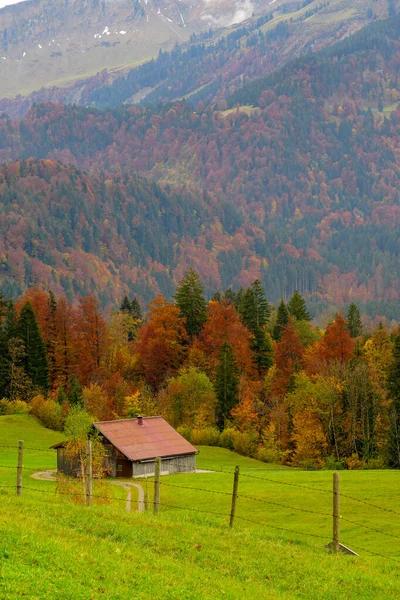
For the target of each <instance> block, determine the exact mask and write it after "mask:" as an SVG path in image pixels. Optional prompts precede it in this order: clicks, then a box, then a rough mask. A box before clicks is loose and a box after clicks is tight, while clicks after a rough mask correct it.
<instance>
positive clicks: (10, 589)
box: [0, 415, 400, 600]
mask: <svg viewBox="0 0 400 600" xmlns="http://www.w3.org/2000/svg"><path fill="white" fill-rule="evenodd" d="M0 434H1V438H0V439H1V442H0V446H11V447H13V448H0V465H1V468H0V486H2V487H0V506H1V510H0V598H1V599H2V600H3V599H4V600H8V599H13V600H14V599H15V600H17V599H18V600H19V599H20V598H31V599H38V600H39V599H40V600H42V599H55V600H56V599H57V600H58V599H71V600H72V599H74V600H75V599H76V600H80V599H82V600H90V599H96V600H97V599H100V598H109V599H115V600H117V599H119V600H124V599H125V598H126V599H128V598H129V599H130V598H139V599H147V598H149V599H153V598H155V599H157V598H159V599H178V598H179V599H180V600H182V599H188V600H189V599H190V600H192V599H195V600H197V599H199V600H200V599H201V600H203V599H216V598H230V599H236V598H246V599H247V598H250V597H253V596H254V597H258V598H265V599H275V598H277V599H293V598H310V599H319V598H321V599H335V600H336V599H342V598H343V599H345V598H346V599H347V598H357V599H371V600H372V599H376V598H382V599H389V598H398V581H399V574H400V503H399V492H398V490H399V483H400V473H398V472H394V471H346V472H345V471H342V472H341V473H340V479H341V492H342V498H341V514H342V523H341V530H342V541H343V543H344V544H346V545H347V546H350V547H353V548H354V550H356V551H357V552H358V553H359V555H360V556H358V557H350V556H345V555H333V554H330V553H329V552H327V551H326V550H324V548H323V546H324V545H325V544H326V543H328V542H329V541H330V540H331V529H332V523H331V517H330V515H331V512H332V507H331V505H332V494H331V487H332V486H331V482H332V473H331V472H329V471H319V472H307V471H298V470H292V469H289V468H286V469H284V468H282V467H280V466H275V467H274V466H273V465H265V464H264V463H259V462H258V461H255V460H252V459H248V458H244V457H240V456H238V455H235V454H234V453H232V452H229V451H227V450H223V449H221V448H200V449H199V450H200V453H199V456H198V467H199V468H201V469H205V470H209V471H212V472H208V473H207V472H205V473H196V474H190V475H174V476H165V477H162V484H161V509H160V514H158V515H156V516H155V515H153V514H152V512H151V511H148V512H146V513H142V514H138V513H136V512H132V513H130V514H128V513H126V511H125V504H124V501H123V494H124V490H122V489H118V488H116V487H115V486H112V485H111V484H110V482H107V483H106V487H107V489H108V488H109V489H110V496H111V497H110V501H109V503H108V504H107V505H95V506H93V507H85V506H82V505H79V504H74V503H73V502H72V500H71V498H70V497H69V496H68V495H63V494H57V493H55V486H56V484H55V483H54V482H51V481H37V480H34V479H32V478H31V477H30V475H31V474H32V472H34V471H35V470H38V471H39V470H46V469H53V468H55V464H56V457H55V453H54V452H47V450H48V448H49V446H51V445H52V444H54V443H56V442H57V441H60V439H62V434H59V433H56V432H53V431H49V430H46V429H44V428H43V427H41V426H40V425H39V424H38V423H37V422H36V421H35V420H34V419H32V418H31V417H27V416H22V415H16V416H7V417H0ZM18 439H23V440H24V442H25V447H26V448H35V450H29V451H28V450H26V452H25V455H24V467H25V468H26V471H25V472H24V479H23V481H24V490H23V496H22V497H21V498H17V497H16V496H15V488H14V485H15V479H16V474H15V465H16V457H17V452H16V444H17V442H18ZM236 465H239V466H240V479H239V491H238V496H239V497H238V500H237V518H236V520H235V523H234V526H233V528H232V529H231V528H229V525H228V524H229V512H230V502H231V499H230V494H231V491H232V483H233V475H232V472H233V470H234V468H235V466H236ZM5 467H9V468H5ZM28 469H29V470H28ZM139 482H140V483H141V484H142V485H143V487H146V486H147V489H148V492H149V496H150V501H151V498H152V489H153V482H152V480H151V479H149V480H148V481H147V482H145V481H143V480H140V481H139ZM3 486H4V487H3ZM102 489H103V490H104V487H103V488H102ZM34 490H35V491H34ZM344 496H346V497H344ZM96 500H97V499H96ZM360 501H361V502H360ZM371 504H373V505H375V506H371ZM178 507H179V508H178ZM300 509H302V510H300ZM383 509H386V511H385V510H383ZM306 511H307V512H306ZM390 511H394V512H390ZM215 513H217V514H215ZM316 513H317V514H316ZM396 513H397V514H396ZM345 519H348V520H345ZM348 521H352V523H349V522H348ZM363 525H364V526H366V527H369V528H370V529H366V528H363V527H362V526H363ZM372 529H373V530H374V531H372ZM375 530H376V531H375ZM309 534H312V535H309ZM313 536H317V537H313ZM367 551H368V552H367ZM372 552H373V553H375V554H380V555H382V556H376V555H375V554H371V553H372ZM385 557H387V558H385Z"/></svg>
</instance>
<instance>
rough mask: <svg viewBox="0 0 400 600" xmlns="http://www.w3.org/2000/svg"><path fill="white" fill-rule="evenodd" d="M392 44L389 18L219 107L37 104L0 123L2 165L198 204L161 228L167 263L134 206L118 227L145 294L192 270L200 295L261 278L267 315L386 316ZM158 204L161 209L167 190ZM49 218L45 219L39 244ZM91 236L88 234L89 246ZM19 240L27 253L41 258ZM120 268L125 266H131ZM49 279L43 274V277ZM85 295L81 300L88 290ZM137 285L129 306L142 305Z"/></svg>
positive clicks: (391, 261)
mask: <svg viewBox="0 0 400 600" xmlns="http://www.w3.org/2000/svg"><path fill="white" fill-rule="evenodd" d="M399 34H400V18H399V17H396V18H392V19H390V20H387V21H384V22H381V23H375V24H372V25H370V26H369V27H367V28H365V29H364V30H362V31H361V32H359V33H358V34H356V35H355V36H352V37H350V38H348V39H347V40H345V41H343V42H340V43H339V44H337V45H336V46H334V47H332V48H330V49H328V50H323V51H321V52H319V53H318V54H315V55H312V56H309V57H304V58H302V59H300V60H298V61H295V62H294V63H292V64H291V65H289V66H287V67H284V68H283V70H281V71H278V72H277V73H275V74H272V75H270V76H269V77H267V78H266V79H262V80H260V81H257V82H254V83H252V84H250V85H249V86H247V87H245V88H243V91H242V92H236V93H235V95H234V96H232V97H231V99H230V106H231V108H230V109H227V107H226V104H225V105H224V104H223V102H222V103H220V104H219V105H218V106H217V105H208V106H205V105H204V104H201V103H200V104H199V105H198V106H197V107H196V108H194V107H192V105H191V104H190V103H187V102H176V103H174V104H172V105H170V106H167V107H162V108H158V109H156V108H149V107H143V108H138V107H131V108H119V109H117V110H114V111H105V112H100V111H96V110H92V109H82V108H77V107H63V106H61V105H52V104H49V105H38V106H36V107H34V108H33V109H32V110H31V111H30V112H29V113H28V114H27V116H26V118H25V119H24V120H23V121H22V122H21V123H17V122H12V121H10V120H9V119H8V118H7V117H5V116H4V117H3V118H2V119H1V122H0V130H1V137H0V157H1V159H2V160H4V161H8V160H12V159H13V158H16V157H17V156H19V155H22V156H23V157H25V158H26V159H28V158H29V157H30V156H36V157H39V158H46V159H51V160H60V161H61V162H63V163H65V164H75V165H76V166H78V165H79V168H84V169H85V170H87V171H92V172H96V171H98V170H101V171H103V172H105V173H107V174H108V175H104V176H99V177H100V179H101V177H103V179H105V180H106V179H108V178H114V177H115V176H118V177H119V178H121V177H122V179H124V178H125V177H126V176H123V175H122V173H133V172H139V173H142V174H144V175H146V176H149V177H152V178H155V179H156V180H158V181H159V182H160V183H161V184H162V185H163V186H166V185H172V186H178V188H180V189H181V188H182V185H183V186H185V187H186V188H187V189H190V193H189V192H187V194H188V197H191V198H193V197H195V198H197V200H196V202H200V206H201V207H202V209H201V210H203V213H202V212H201V210H200V212H199V211H198V209H197V208H196V211H193V205H192V204H191V202H193V200H190V201H188V200H182V201H181V202H180V201H177V202H178V203H179V202H180V206H181V208H180V209H179V210H182V211H187V213H186V214H191V215H192V220H194V222H195V223H196V224H197V225H196V227H197V229H196V227H194V228H187V227H183V228H182V229H181V230H179V229H178V230H176V231H175V230H174V229H173V226H171V228H170V231H171V234H172V235H175V236H176V238H174V239H173V241H172V243H171V239H169V240H168V244H167V245H168V251H166V252H159V253H157V252H156V251H155V253H154V249H153V243H152V242H151V237H150V233H149V232H150V231H154V232H157V228H158V227H159V226H160V224H159V220H158V217H159V216H160V215H159V213H151V212H150V213H148V212H147V213H146V211H144V213H141V212H140V210H139V209H134V210H133V209H132V213H131V217H130V218H133V217H135V218H136V221H139V222H140V223H141V225H142V226H143V227H144V228H145V230H146V232H147V235H146V236H143V237H142V238H141V253H140V256H141V257H142V258H141V261H140V263H139V264H140V267H141V274H144V273H145V274H146V275H149V276H150V281H151V282H152V283H151V290H152V291H153V292H156V291H158V290H160V291H162V292H164V293H166V294H169V293H170V290H171V289H172V285H173V280H174V279H176V277H177V276H180V275H181V274H182V273H183V271H184V270H185V268H186V267H187V266H190V265H192V266H195V267H196V268H197V269H198V270H199V271H200V273H201V275H202V277H203V279H204V281H205V283H206V286H207V289H208V290H209V291H210V292H211V289H212V288H213V287H214V288H215V287H227V286H229V285H233V286H236V287H238V286H240V285H248V284H249V282H250V281H252V280H253V279H255V278H260V279H261V280H262V282H263V284H264V285H265V287H266V289H267V294H268V297H269V298H270V299H271V300H272V301H275V302H278V301H279V299H280V297H282V296H284V297H287V296H289V295H291V294H292V293H293V291H294V290H295V289H300V291H301V292H303V293H305V294H308V295H310V296H312V297H313V298H314V299H315V300H316V301H323V302H325V303H326V302H328V303H333V304H335V305H338V304H341V303H345V302H349V301H351V300H352V299H356V300H358V301H360V302H362V303H374V304H372V305H371V306H372V307H373V308H372V310H373V311H374V312H375V313H376V312H378V314H388V316H390V317H396V314H393V310H392V308H391V302H392V301H393V300H396V299H398V297H399V289H400V287H399V279H400V270H399V269H400V268H399V264H400V263H399V260H398V254H399V247H398V235H397V227H398V220H399V218H400V199H399V194H398V189H399V176H400V173H399V167H398V164H399V161H398V156H399V152H400V136H399V134H400V131H399V125H400V111H399V110H398V109H397V103H398V100H399V99H400V90H399V89H398V88H399V83H398V65H399ZM245 102H246V103H248V104H249V106H243V105H244V103H245ZM38 176H39V177H40V175H38ZM74 185H75V184H74V183H71V186H72V187H71V190H70V192H69V193H68V194H67V196H70V198H73V197H74V193H75V192H74V191H73V187H74ZM165 189H166V190H167V189H169V188H165ZM196 190H198V192H196ZM26 193H27V192H26ZM166 193H167V195H168V197H169V198H170V201H171V202H174V200H173V199H172V198H174V193H175V192H173V191H170V192H166ZM182 193H183V194H186V192H182ZM128 195H129V194H128ZM199 198H200V199H201V200H199ZM115 201H116V200H115V196H114V195H113V194H111V195H110V196H109V197H104V199H103V200H102V202H104V205H103V208H102V210H101V211H100V213H99V215H100V214H101V215H102V214H103V212H105V214H111V215H113V214H114V210H113V206H114V204H113V203H114V202H115ZM110 207H111V208H110ZM52 210H53V209H52ZM161 214H163V213H162V211H161ZM168 214H169V215H170V214H171V211H170V210H169V211H168ZM188 218H189V217H188ZM57 219H59V216H58V214H57V211H56V209H55V207H54V212H53V213H52V214H51V216H49V218H48V219H47V220H44V221H43V225H42V226H41V227H40V235H44V232H45V231H46V230H47V228H48V227H50V228H51V227H53V226H54V227H55V226H56V221H57ZM38 231H39V229H38ZM72 231H73V228H72V229H71V232H72ZM132 233H133V234H134V237H135V232H134V231H132V228H131V224H129V227H128V228H126V229H125V228H120V229H119V230H118V234H117V237H115V235H114V234H113V235H112V241H110V243H109V244H110V245H111V247H112V245H113V244H114V243H115V244H117V245H120V246H121V248H124V250H123V251H122V250H121V252H122V253H123V252H132V251H131V250H130V248H131V245H132V243H133V241H132V239H131V237H132ZM101 235H102V234H101V230H100V228H97V227H94V228H93V244H94V245H96V244H97V248H100V245H99V244H100V243H103V242H102V239H101ZM155 236H156V237H155V238H154V239H157V241H159V240H160V239H163V238H162V236H161V237H160V236H159V235H158V234H157V233H155ZM31 237H32V244H28V245H27V246H26V253H27V256H28V257H30V258H32V259H33V258H35V259H38V260H43V258H44V254H41V250H40V244H38V242H37V241H36V239H35V234H32V236H31ZM117 239H118V243H117V242H116V241H115V240H117ZM82 240H83V238H82V239H81V237H80V235H78V234H77V235H75V234H72V235H71V236H70V240H69V242H68V243H69V245H70V247H72V248H74V249H78V251H81V249H82V247H83V246H82ZM365 240H371V243H368V244H366V243H365ZM166 243H167V241H166ZM37 247H39V250H37V249H36V248H37ZM199 247H201V248H202V252H201V253H199V252H198V248H199ZM34 248H35V250H34ZM172 249H173V251H172ZM84 251H89V252H92V250H91V249H90V248H89V249H86V250H84ZM34 252H36V255H35V254H34ZM96 252H98V250H96V251H95V252H94V253H96ZM174 252H177V253H179V269H178V270H177V271H174V269H175V267H176V266H177V264H178V263H177V261H176V256H177V255H175V256H174ZM131 256H132V264H133V263H134V262H135V260H136V258H134V257H136V256H137V255H136V254H134V253H133V254H131ZM146 257H147V258H146ZM113 260H114V259H113ZM149 261H150V264H149ZM151 261H156V263H157V266H156V268H155V269H154V265H152V264H151ZM28 262H29V261H28ZM43 262H44V263H46V264H48V259H47V258H44V261H43ZM19 268H20V269H21V271H20V274H19V281H20V285H21V286H23V285H26V284H27V283H31V282H32V280H31V278H30V275H29V270H28V271H27V272H25V273H23V272H22V271H23V269H22V267H21V266H20V265H19ZM52 268H53V270H54V271H55V272H57V270H58V267H57V265H56V266H55V267H52ZM154 271H156V272H158V274H157V275H156V274H155V273H154ZM13 277H14V276H13V275H12V276H10V278H13ZM69 277H70V279H71V285H75V286H77V288H76V289H78V290H79V289H80V288H79V286H80V285H83V284H79V283H78V284H76V283H75V284H73V283H72V281H73V280H81V281H83V279H81V278H80V277H79V276H78V275H77V274H76V273H75V272H74V268H73V267H71V270H70V275H69ZM113 277H115V274H114V275H113ZM33 281H35V279H34V280H33ZM112 281H113V278H111V279H110V284H109V285H110V286H111V285H112V283H111V282H112ZM146 281H148V279H146ZM65 285H66V284H64V285H63V287H64V289H67V288H66V287H65ZM86 285H88V286H89V288H90V287H91V286H93V289H94V283H93V281H92V284H90V283H88V284H86ZM146 286H147V284H146ZM146 286H144V293H143V294H142V296H143V298H145V299H148V298H149V295H150V293H148V292H147V291H146ZM108 297H109V296H108ZM103 299H104V298H103ZM376 303H379V304H376Z"/></svg>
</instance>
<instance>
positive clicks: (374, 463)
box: [364, 458, 387, 470]
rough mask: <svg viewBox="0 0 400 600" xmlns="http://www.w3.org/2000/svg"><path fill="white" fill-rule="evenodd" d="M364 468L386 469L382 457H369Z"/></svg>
mask: <svg viewBox="0 0 400 600" xmlns="http://www.w3.org/2000/svg"><path fill="white" fill-rule="evenodd" d="M364 469H367V470H368V469H387V465H386V463H385V461H384V460H383V458H370V459H369V461H368V462H367V463H365V465H364Z"/></svg>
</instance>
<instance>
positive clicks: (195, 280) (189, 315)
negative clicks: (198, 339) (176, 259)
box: [174, 269, 207, 338]
mask: <svg viewBox="0 0 400 600" xmlns="http://www.w3.org/2000/svg"><path fill="white" fill-rule="evenodd" d="M174 299H175V303H176V305H177V307H178V308H179V310H180V316H181V318H185V319H186V323H185V327H186V331H187V333H188V335H189V337H190V338H192V337H194V336H196V335H198V334H199V333H200V331H201V330H202V328H203V325H204V323H205V322H206V319H207V303H206V301H205V299H204V296H203V285H202V283H201V281H200V277H199V274H198V273H196V271H195V270H194V269H189V271H188V272H187V273H186V274H185V276H184V277H183V278H182V279H181V281H180V283H179V286H178V288H177V290H176V293H175V296H174Z"/></svg>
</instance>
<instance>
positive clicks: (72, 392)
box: [67, 377, 83, 406]
mask: <svg viewBox="0 0 400 600" xmlns="http://www.w3.org/2000/svg"><path fill="white" fill-rule="evenodd" d="M67 398H68V402H69V403H70V405H71V406H83V397H82V388H81V386H80V384H79V381H78V379H77V378H76V377H72V379H71V382H70V384H69V390H68V394H67Z"/></svg>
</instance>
